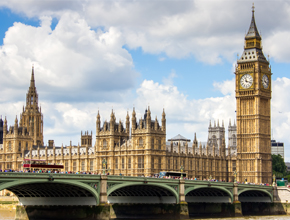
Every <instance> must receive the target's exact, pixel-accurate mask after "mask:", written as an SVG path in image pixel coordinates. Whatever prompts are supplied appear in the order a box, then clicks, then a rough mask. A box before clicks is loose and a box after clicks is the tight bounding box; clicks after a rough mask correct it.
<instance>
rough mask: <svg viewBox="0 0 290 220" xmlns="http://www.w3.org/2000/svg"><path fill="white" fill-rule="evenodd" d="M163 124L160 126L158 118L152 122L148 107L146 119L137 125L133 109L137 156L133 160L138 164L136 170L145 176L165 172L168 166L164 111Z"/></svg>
mask: <svg viewBox="0 0 290 220" xmlns="http://www.w3.org/2000/svg"><path fill="white" fill-rule="evenodd" d="M161 123H162V125H161V126H160V124H159V122H158V120H157V117H156V118H155V120H151V111H150V107H148V110H147V109H146V111H145V114H144V117H143V118H141V119H140V120H139V123H137V119H136V113H135V109H133V113H132V131H131V137H132V142H133V146H134V150H135V152H136V155H137V156H136V157H135V158H133V160H134V161H135V163H136V167H134V169H136V170H140V172H144V174H145V176H146V175H151V174H154V173H157V172H159V171H160V170H164V169H165V166H166V161H165V160H166V158H165V155H166V118H165V112H164V109H163V112H162V120H161ZM146 168H147V169H146Z"/></svg>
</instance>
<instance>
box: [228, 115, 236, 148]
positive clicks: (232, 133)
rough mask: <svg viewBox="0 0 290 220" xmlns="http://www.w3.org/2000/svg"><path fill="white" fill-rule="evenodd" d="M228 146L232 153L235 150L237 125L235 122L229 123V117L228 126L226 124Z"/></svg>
mask: <svg viewBox="0 0 290 220" xmlns="http://www.w3.org/2000/svg"><path fill="white" fill-rule="evenodd" d="M228 139H229V142H228V146H229V147H230V148H231V150H230V151H231V152H232V153H234V152H236V151H237V125H236V122H235V121H234V123H233V124H232V123H231V119H230V121H229V126H228Z"/></svg>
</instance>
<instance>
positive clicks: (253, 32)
mask: <svg viewBox="0 0 290 220" xmlns="http://www.w3.org/2000/svg"><path fill="white" fill-rule="evenodd" d="M249 38H259V39H261V36H260V34H259V32H258V29H257V26H256V22H255V6H254V3H253V6H252V20H251V24H250V27H249V30H248V33H247V35H246V39H249Z"/></svg>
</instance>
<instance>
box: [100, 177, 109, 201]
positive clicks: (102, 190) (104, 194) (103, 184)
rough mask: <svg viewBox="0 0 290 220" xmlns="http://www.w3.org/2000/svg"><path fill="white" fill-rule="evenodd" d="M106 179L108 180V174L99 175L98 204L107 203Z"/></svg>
mask: <svg viewBox="0 0 290 220" xmlns="http://www.w3.org/2000/svg"><path fill="white" fill-rule="evenodd" d="M107 180H108V176H106V175H101V186H100V205H101V204H107V203H108V195H107Z"/></svg>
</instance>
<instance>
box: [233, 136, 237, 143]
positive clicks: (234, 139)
mask: <svg viewBox="0 0 290 220" xmlns="http://www.w3.org/2000/svg"><path fill="white" fill-rule="evenodd" d="M232 138H233V145H237V138H236V135H234V134H233V135H232Z"/></svg>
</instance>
